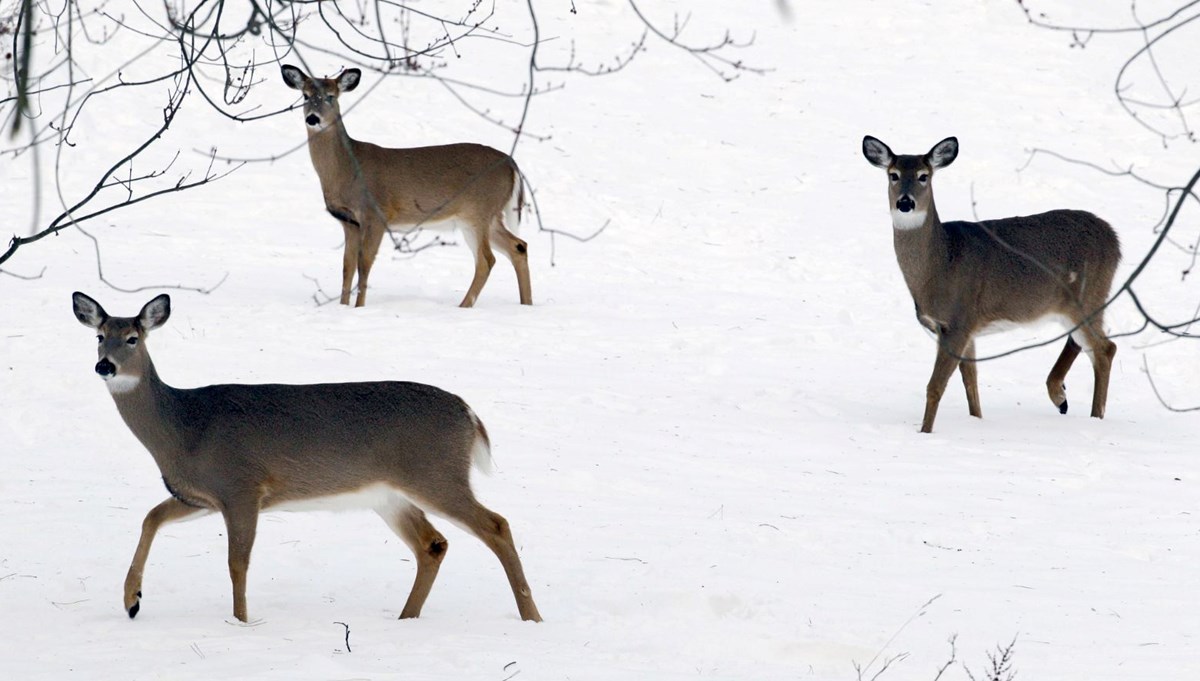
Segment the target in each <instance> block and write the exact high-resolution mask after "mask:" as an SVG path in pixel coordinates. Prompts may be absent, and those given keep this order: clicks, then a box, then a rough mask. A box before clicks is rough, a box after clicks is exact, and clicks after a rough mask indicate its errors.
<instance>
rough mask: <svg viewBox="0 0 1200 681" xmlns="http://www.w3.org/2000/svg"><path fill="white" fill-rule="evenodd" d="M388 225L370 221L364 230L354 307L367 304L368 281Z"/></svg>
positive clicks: (359, 254)
mask: <svg viewBox="0 0 1200 681" xmlns="http://www.w3.org/2000/svg"><path fill="white" fill-rule="evenodd" d="M386 231H387V225H386V224H385V223H384V222H383V221H382V220H368V221H367V222H366V223H364V225H363V228H362V249H361V250H360V251H359V253H358V300H356V301H355V302H354V307H362V306H363V305H366V304H367V279H368V278H369V277H370V276H371V266H372V265H374V264H375V256H376V255H378V253H379V245H380V243H382V242H383V234H384V232H386Z"/></svg>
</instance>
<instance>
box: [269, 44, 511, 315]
mask: <svg viewBox="0 0 1200 681" xmlns="http://www.w3.org/2000/svg"><path fill="white" fill-rule="evenodd" d="M361 77H362V72H361V71H359V70H358V69H347V70H345V71H343V72H342V73H341V75H339V76H338V77H337V78H309V77H308V76H307V75H306V74H305V73H304V72H302V71H301V70H300V69H298V68H296V67H295V66H284V67H283V82H285V83H287V85H288V87H290V88H292V89H294V90H299V91H300V92H302V93H303V95H304V122H305V124H306V125H307V126H308V153H309V155H310V156H311V157H312V163H313V167H314V168H316V170H317V177H319V178H320V179H321V192H322V193H323V194H324V196H325V208H326V210H328V211H329V213H330V214H331V215H333V217H335V218H337V219H338V220H339V221H340V222H341V223H342V229H343V230H344V231H345V235H346V248H345V252H344V254H343V256H342V298H341V302H342V304H343V305H349V304H350V292H351V290H352V286H351V284H352V283H353V281H354V273H355V271H357V272H358V297H357V300H356V301H355V306H356V307H362V306H363V305H364V304H365V303H366V300H367V278H368V277H369V276H370V274H371V265H372V264H373V263H374V262H375V255H376V254H377V253H378V252H379V244H380V242H381V241H382V240H383V236H384V232H386V231H387V230H388V229H389V228H391V227H395V228H397V229H401V230H409V229H412V228H414V227H417V226H420V227H423V228H427V229H445V228H452V227H453V226H455V225H458V226H460V227H461V231H462V235H463V238H464V239H465V240H466V242H467V245H468V246H470V247H471V251H472V252H473V253H474V255H475V278H474V279H472V280H471V286H470V288H468V289H467V294H466V296H464V297H463V299H462V303H461V304H460V306H461V307H471V306H472V305H474V304H475V299H476V298H478V297H479V292H480V291H481V290H482V289H483V285H484V283H485V282H486V281H487V278H488V274H489V273H490V272H491V270H492V265H493V264H495V262H496V256H494V255H492V246H493V245H495V246H498V247H499V248H500V251H501V252H502V253H504V255H505V256H507V257H508V259H509V260H510V261H511V262H512V265H513V269H515V270H516V271H517V287H518V289H519V291H520V295H521V304H522V305H532V304H533V293H532V290H531V288H530V284H529V255H528V247H527V245H526V243H525V242H524V241H522V240H521V239H519V238H518V237H517V236H516V235H515V234H513V233H512V232H511V231H509V229H510V228H511V229H514V230H515V229H516V228H517V226H518V224H519V223H520V219H521V209H522V207H523V205H524V202H525V192H524V189H523V188H522V183H521V173H520V171H519V170H518V169H517V163H516V161H514V160H513V159H512V157H511V156H509V155H508V154H505V153H504V152H501V151H497V150H495V149H493V148H491V147H486V146H483V145H482V144H447V145H443V146H436V147H414V148H410V149H388V148H385V147H381V146H378V145H375V144H371V143H370V142H360V141H358V140H356V139H352V138H351V137H350V135H349V134H347V133H346V126H345V125H344V124H343V123H342V113H341V109H340V108H339V106H338V97H339V96H340V95H341V94H342V93H343V92H349V91H351V90H353V89H354V88H355V87H357V86H358V82H359V79H360V78H361Z"/></svg>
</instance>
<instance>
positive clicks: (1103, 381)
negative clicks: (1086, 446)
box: [1072, 316, 1117, 419]
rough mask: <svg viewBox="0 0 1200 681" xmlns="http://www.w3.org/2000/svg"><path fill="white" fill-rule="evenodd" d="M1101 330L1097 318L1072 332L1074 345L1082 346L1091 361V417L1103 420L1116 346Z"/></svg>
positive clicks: (1101, 324)
mask: <svg viewBox="0 0 1200 681" xmlns="http://www.w3.org/2000/svg"><path fill="white" fill-rule="evenodd" d="M1101 328H1103V320H1102V318H1100V317H1099V316H1097V317H1095V318H1093V319H1092V320H1091V321H1089V322H1087V323H1085V324H1084V325H1083V326H1081V327H1079V329H1077V330H1076V331H1074V332H1072V337H1073V338H1076V337H1077V338H1078V339H1077V340H1076V343H1078V344H1079V345H1081V346H1083V349H1084V351H1085V352H1087V354H1088V358H1089V359H1091V360H1092V372H1093V375H1094V378H1095V381H1094V383H1093V388H1092V416H1093V417H1095V418H1098V419H1102V418H1104V409H1105V406H1106V404H1107V403H1108V378H1109V376H1110V375H1111V373H1112V361H1113V357H1114V356H1116V354H1117V344H1116V343H1114V342H1112V341H1110V340H1109V339H1108V337H1107V336H1105V335H1104V333H1103V332H1102V331H1099V329H1101Z"/></svg>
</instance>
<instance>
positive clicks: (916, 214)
mask: <svg viewBox="0 0 1200 681" xmlns="http://www.w3.org/2000/svg"><path fill="white" fill-rule="evenodd" d="M924 225H925V211H923V210H910V211H908V212H907V213H904V212H902V211H898V210H896V209H892V227H894V228H896V229H899V230H904V231H907V230H910V229H919V228H921V227H923V226H924Z"/></svg>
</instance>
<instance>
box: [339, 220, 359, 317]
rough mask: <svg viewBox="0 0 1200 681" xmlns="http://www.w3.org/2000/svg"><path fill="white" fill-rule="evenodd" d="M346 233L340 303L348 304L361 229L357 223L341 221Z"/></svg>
mask: <svg viewBox="0 0 1200 681" xmlns="http://www.w3.org/2000/svg"><path fill="white" fill-rule="evenodd" d="M342 231H343V232H344V233H345V235H346V247H345V250H344V251H343V252H342V297H341V300H340V302H341V304H342V305H349V304H350V291H352V290H353V289H354V272H355V271H356V270H357V269H358V254H359V252H360V251H361V250H362V230H361V229H360V228H359V226H358V223H357V222H355V223H350V222H345V221H343V222H342Z"/></svg>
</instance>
